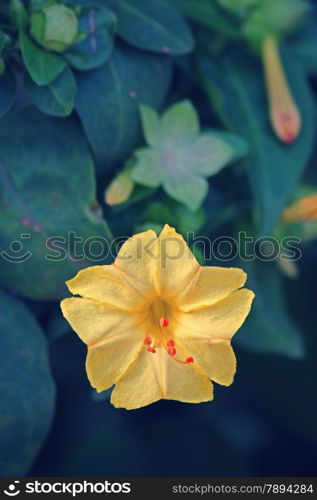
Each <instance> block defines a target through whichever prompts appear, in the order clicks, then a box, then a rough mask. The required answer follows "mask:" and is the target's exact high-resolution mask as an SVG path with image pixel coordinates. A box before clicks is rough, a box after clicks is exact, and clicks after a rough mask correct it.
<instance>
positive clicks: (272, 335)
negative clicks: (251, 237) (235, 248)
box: [236, 261, 305, 359]
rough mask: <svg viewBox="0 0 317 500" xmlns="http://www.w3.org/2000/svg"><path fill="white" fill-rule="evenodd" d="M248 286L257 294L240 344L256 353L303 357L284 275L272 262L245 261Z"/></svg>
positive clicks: (238, 338)
mask: <svg viewBox="0 0 317 500" xmlns="http://www.w3.org/2000/svg"><path fill="white" fill-rule="evenodd" d="M241 267H242V268H243V269H244V270H245V271H246V272H247V274H248V283H247V286H248V288H250V289H251V290H253V291H254V293H255V299H254V303H253V305H252V309H251V312H250V315H249V316H248V320H247V321H246V322H245V323H244V324H243V326H242V327H241V329H240V330H239V332H238V334H237V336H236V342H237V344H239V345H241V346H243V347H245V348H246V349H250V350H253V351H256V352H262V353H271V354H281V355H284V356H288V357H290V358H299V359H301V358H303V357H304V355H305V348H304V344H303V339H302V335H301V332H300V331H299V330H298V329H297V327H296V326H295V325H294V323H293V322H292V320H291V318H290V313H289V311H288V310H287V308H286V305H285V299H284V295H285V293H284V289H283V281H282V275H281V273H279V272H278V269H277V267H276V264H275V263H272V262H264V261H262V262H260V261H257V262H245V261H242V262H241Z"/></svg>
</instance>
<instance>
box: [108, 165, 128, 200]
mask: <svg viewBox="0 0 317 500" xmlns="http://www.w3.org/2000/svg"><path fill="white" fill-rule="evenodd" d="M133 188H134V181H133V180H132V179H131V177H130V174H129V172H128V171H123V172H121V173H120V174H119V175H117V177H115V178H114V180H113V181H112V182H111V183H110V185H109V187H108V188H107V190H106V192H105V201H106V203H107V204H108V205H119V204H120V203H124V202H125V201H127V200H128V199H129V197H130V195H131V193H132V191H133Z"/></svg>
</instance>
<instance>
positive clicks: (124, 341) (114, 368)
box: [86, 330, 144, 392]
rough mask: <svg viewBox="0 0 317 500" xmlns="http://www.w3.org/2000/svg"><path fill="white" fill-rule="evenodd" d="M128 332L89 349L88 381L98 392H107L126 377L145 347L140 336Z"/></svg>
mask: <svg viewBox="0 0 317 500" xmlns="http://www.w3.org/2000/svg"><path fill="white" fill-rule="evenodd" d="M133 333H134V332H132V331H131V330H126V331H123V332H121V334H120V335H115V336H112V335H110V336H109V337H107V338H106V339H105V340H104V341H103V342H102V343H101V344H98V345H95V346H92V347H89V348H88V354H87V359H86V370H87V375H88V379H89V381H90V383H91V385H92V386H93V387H95V389H97V391H98V392H101V391H105V390H106V389H108V388H109V387H111V386H112V385H113V384H115V383H116V382H117V380H118V379H119V378H120V377H122V376H123V375H124V373H125V372H126V370H127V369H128V368H129V366H130V365H131V363H132V362H133V361H134V360H135V359H136V358H137V356H138V354H139V351H140V350H141V349H142V348H143V347H144V344H143V342H142V340H141V339H140V337H139V335H137V334H136V335H133Z"/></svg>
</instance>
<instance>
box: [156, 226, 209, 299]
mask: <svg viewBox="0 0 317 500" xmlns="http://www.w3.org/2000/svg"><path fill="white" fill-rule="evenodd" d="M158 243H159V250H160V285H161V286H160V293H161V294H162V295H163V296H164V297H166V298H169V297H171V298H175V297H177V296H178V295H179V294H180V293H181V292H182V290H183V289H184V287H185V286H186V285H187V284H188V282H189V281H190V280H192V279H193V277H194V276H195V274H196V273H197V272H198V271H199V268H200V265H199V264H198V262H197V260H196V258H195V257H194V255H193V254H192V252H191V251H190V249H189V248H188V246H187V243H186V242H185V240H184V238H183V237H182V236H181V235H180V234H178V233H176V231H175V229H174V228H172V227H170V226H169V225H168V224H166V225H165V226H164V228H163V230H162V232H161V234H160V236H159V238H158Z"/></svg>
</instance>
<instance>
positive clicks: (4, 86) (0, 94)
mask: <svg viewBox="0 0 317 500" xmlns="http://www.w3.org/2000/svg"><path fill="white" fill-rule="evenodd" d="M16 89H17V84H16V79H15V76H14V74H13V72H12V71H11V69H10V68H8V69H7V70H6V71H5V73H4V74H3V75H0V116H3V115H5V114H6V113H7V112H8V111H9V109H10V108H11V106H12V104H13V103H14V100H15V96H16Z"/></svg>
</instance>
